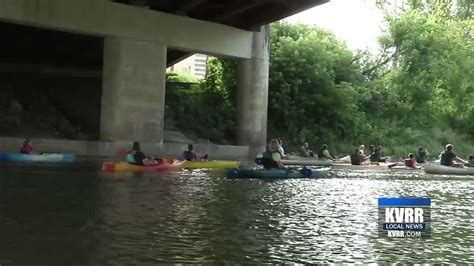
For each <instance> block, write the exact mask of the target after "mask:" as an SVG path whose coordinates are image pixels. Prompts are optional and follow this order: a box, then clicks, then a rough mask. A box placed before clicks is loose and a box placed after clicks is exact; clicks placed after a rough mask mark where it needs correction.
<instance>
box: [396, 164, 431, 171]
mask: <svg viewBox="0 0 474 266" xmlns="http://www.w3.org/2000/svg"><path fill="white" fill-rule="evenodd" d="M390 170H392V171H422V170H423V167H421V166H417V167H415V168H413V167H408V166H404V165H397V166H393V167H390Z"/></svg>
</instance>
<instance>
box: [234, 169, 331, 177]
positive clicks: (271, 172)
mask: <svg viewBox="0 0 474 266" xmlns="http://www.w3.org/2000/svg"><path fill="white" fill-rule="evenodd" d="M329 170H330V168H328V167H325V168H302V169H227V170H226V174H227V178H318V177H324V176H326V175H327V174H328V173H329Z"/></svg>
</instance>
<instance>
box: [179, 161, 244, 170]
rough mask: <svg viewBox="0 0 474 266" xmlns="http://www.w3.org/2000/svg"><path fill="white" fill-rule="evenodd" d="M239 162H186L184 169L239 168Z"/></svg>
mask: <svg viewBox="0 0 474 266" xmlns="http://www.w3.org/2000/svg"><path fill="white" fill-rule="evenodd" d="M239 166H240V162H239V161H216V160H214V161H195V162H192V161H185V162H184V164H183V168H187V169H198V168H215V169H216V168H222V169H225V168H239Z"/></svg>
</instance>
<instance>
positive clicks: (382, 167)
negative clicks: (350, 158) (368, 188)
mask: <svg viewBox="0 0 474 266" xmlns="http://www.w3.org/2000/svg"><path fill="white" fill-rule="evenodd" d="M389 165H390V163H379V164H378V165H377V164H363V165H352V164H346V163H334V164H332V165H331V167H332V168H334V169H347V170H388V169H389V168H388V166H389Z"/></svg>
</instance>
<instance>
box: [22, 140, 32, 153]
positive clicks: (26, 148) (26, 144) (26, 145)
mask: <svg viewBox="0 0 474 266" xmlns="http://www.w3.org/2000/svg"><path fill="white" fill-rule="evenodd" d="M20 153H21V154H32V153H33V145H32V144H31V139H30V138H25V140H24V141H23V145H22V146H21V148H20Z"/></svg>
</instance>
